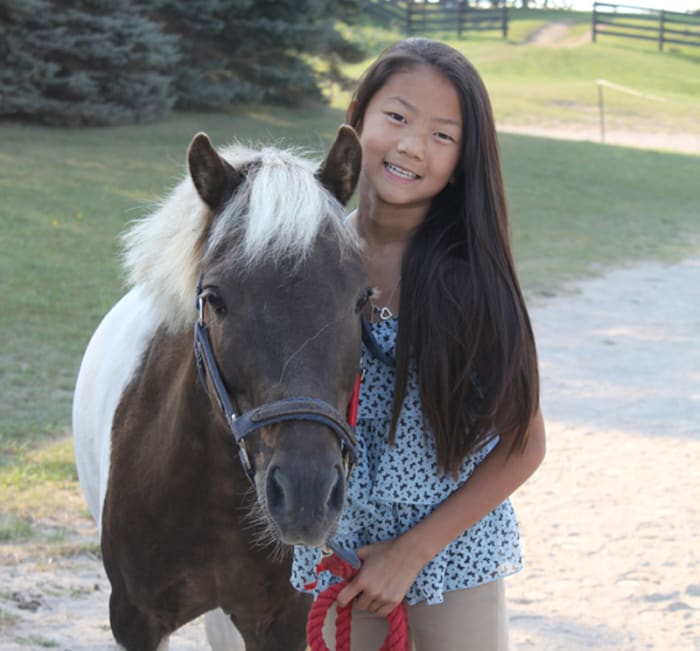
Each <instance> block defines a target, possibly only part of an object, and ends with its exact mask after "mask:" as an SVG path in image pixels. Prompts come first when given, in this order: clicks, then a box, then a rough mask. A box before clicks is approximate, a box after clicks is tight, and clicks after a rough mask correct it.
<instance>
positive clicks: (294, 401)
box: [194, 277, 357, 485]
mask: <svg viewBox="0 0 700 651" xmlns="http://www.w3.org/2000/svg"><path fill="white" fill-rule="evenodd" d="M205 300H206V298H205V297H203V296H202V279H201V277H200V280H199V283H198V284H197V310H198V313H199V316H198V318H197V321H196V323H195V325H194V353H195V358H196V360H197V370H198V371H199V377H200V379H201V381H202V384H203V386H204V390H205V391H207V392H208V391H209V389H208V384H207V375H208V376H209V379H210V381H211V385H212V387H213V389H214V396H215V397H216V401H217V402H218V403H219V407H220V408H221V410H222V412H223V415H224V417H225V419H226V422H227V423H228V426H229V428H230V430H231V433H232V434H233V438H234V439H235V441H236V444H237V445H238V451H239V456H240V459H241V463H242V465H243V470H244V471H245V474H246V476H247V477H248V479H249V480H250V481H251V483H252V484H253V485H255V481H254V474H255V473H254V470H253V465H252V463H251V461H250V457H249V455H248V450H247V449H246V440H245V439H246V437H247V436H248V435H249V434H251V433H252V432H255V431H256V430H258V429H260V428H262V427H267V426H269V425H273V424H275V423H281V422H284V421H289V420H310V421H313V422H316V423H322V424H324V425H327V426H328V427H330V428H331V429H332V430H333V431H334V432H335V433H336V435H337V436H338V443H339V444H340V453H341V455H342V457H343V468H344V471H345V477H346V479H347V477H348V475H349V474H350V471H351V470H352V468H353V466H354V465H355V463H356V462H357V439H356V438H355V432H354V430H353V428H352V427H350V425H348V423H347V422H346V420H345V417H344V416H343V415H342V414H341V413H340V412H339V411H338V410H337V409H336V408H335V407H333V406H332V405H331V404H329V403H328V402H326V401H324V400H319V399H317V398H306V397H294V398H285V399H283V400H276V401H274V402H268V403H265V404H263V405H260V406H259V407H255V408H254V409H251V410H250V411H246V412H244V413H243V414H237V413H236V411H235V410H234V408H233V402H232V400H231V397H230V396H229V394H228V391H227V389H226V386H225V384H224V381H223V379H222V377H221V372H220V371H219V367H218V365H217V363H216V358H215V357H214V351H213V350H212V347H211V339H210V338H209V329H208V328H207V324H206V323H205V321H204V302H205Z"/></svg>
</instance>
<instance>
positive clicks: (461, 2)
mask: <svg viewBox="0 0 700 651" xmlns="http://www.w3.org/2000/svg"><path fill="white" fill-rule="evenodd" d="M464 2H465V0H459V4H458V5H457V38H462V21H463V20H464Z"/></svg>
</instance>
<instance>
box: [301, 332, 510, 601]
mask: <svg viewBox="0 0 700 651" xmlns="http://www.w3.org/2000/svg"><path fill="white" fill-rule="evenodd" d="M397 328H398V321H397V320H396V319H387V320H386V321H380V322H379V323H376V324H372V325H371V331H372V335H373V337H374V339H375V342H376V344H377V345H378V347H379V348H380V349H381V350H382V351H383V352H384V353H385V354H388V355H390V356H392V357H393V356H394V354H395V345H396V332H397ZM362 367H363V369H364V370H365V376H364V379H363V381H362V393H361V395H360V405H359V412H358V422H357V437H358V443H359V445H358V448H359V449H358V462H357V465H356V467H355V469H354V470H353V473H352V475H351V477H350V481H349V484H348V489H347V500H346V505H345V509H344V511H343V515H342V516H341V519H340V523H339V525H338V529H337V531H336V534H335V536H334V538H333V542H334V543H336V544H338V545H340V546H342V547H344V548H345V549H348V550H356V549H357V548H359V547H361V546H363V545H368V544H370V543H374V542H378V541H382V540H390V539H394V538H396V537H398V536H399V535H401V534H402V533H404V532H406V531H407V530H409V529H411V528H412V527H413V526H415V525H416V524H417V523H418V522H420V521H421V520H422V519H423V518H425V517H426V516H427V515H428V514H430V513H431V511H433V510H434V509H435V508H437V507H438V506H439V505H440V503H441V502H443V501H444V500H445V499H446V498H447V497H448V496H449V495H450V494H451V493H453V492H454V491H455V489H457V488H458V487H459V486H460V485H461V484H463V483H464V482H465V481H466V480H467V479H468V478H469V477H470V476H471V474H472V473H473V472H474V469H475V468H476V466H477V465H478V464H479V463H480V462H481V461H482V460H483V459H484V457H486V455H487V454H488V453H489V452H490V451H491V450H492V449H493V447H494V446H495V445H496V441H492V442H490V443H489V444H488V445H487V446H486V447H484V448H482V449H481V450H479V451H478V452H477V453H475V454H474V455H473V456H470V457H467V458H466V459H465V460H464V463H463V464H462V467H461V469H460V473H459V477H458V479H457V480H455V479H454V477H453V476H452V475H451V474H447V475H446V474H444V473H443V472H442V471H441V470H440V469H439V467H438V465H437V462H436V456H435V445H434V442H433V440H432V437H430V436H427V437H426V436H424V425H423V416H422V409H421V402H420V396H419V390H418V383H417V378H416V375H415V373H412V374H411V375H410V377H409V381H408V387H407V390H406V396H405V399H404V402H403V406H402V409H401V415H400V416H399V422H398V425H397V428H396V443H395V445H390V444H389V442H388V432H389V425H390V422H391V403H392V399H393V391H394V381H395V371H394V369H393V368H392V367H390V366H388V365H387V364H385V363H384V362H382V361H380V360H378V359H377V358H376V357H375V356H374V355H372V354H371V353H370V352H369V351H368V349H367V347H366V346H365V345H364V344H363V346H362ZM320 554H321V550H320V549H318V548H315V547H305V546H300V545H298V546H296V547H295V548H294V563H293V567H292V576H291V582H292V585H293V586H294V587H295V588H296V589H297V590H304V586H305V585H307V584H310V583H312V582H313V581H315V580H316V579H317V578H318V583H317V585H316V587H315V589H314V590H313V592H316V593H318V592H321V591H323V590H325V589H326V588H327V587H328V585H329V584H330V583H331V582H333V581H335V580H337V579H335V577H333V576H332V575H331V574H330V573H328V572H322V573H321V576H319V577H316V565H317V563H318V562H319V560H320ZM520 568H521V558H520V543H519V534H518V525H517V522H516V519H515V514H514V512H513V508H512V506H511V504H510V501H508V500H506V501H505V502H503V503H502V504H501V505H500V506H498V507H496V509H494V510H493V511H492V512H491V513H489V514H488V515H487V516H485V517H484V518H483V519H482V520H481V521H479V522H477V523H476V524H475V525H474V526H473V527H472V528H471V529H469V530H468V531H466V532H465V533H464V534H462V535H461V536H460V537H459V538H457V539H456V540H454V541H452V542H451V543H450V544H449V545H447V546H446V547H445V548H444V549H443V550H442V551H441V552H440V553H439V554H438V555H437V556H435V558H433V559H432V560H431V561H430V562H429V563H428V564H427V565H425V566H424V567H423V569H422V570H421V571H420V572H419V574H418V576H417V577H416V580H415V582H414V584H413V585H412V586H411V588H410V589H409V591H408V593H407V595H406V600H407V603H408V604H409V605H412V604H415V603H418V602H420V601H427V603H429V604H437V603H441V602H442V601H443V594H444V593H445V592H446V591H449V590H459V589H462V588H469V587H473V586H476V585H480V584H482V583H488V582H489V581H493V580H495V579H498V578H501V577H504V576H507V575H509V574H512V573H514V572H517V571H518V570H519V569H520Z"/></svg>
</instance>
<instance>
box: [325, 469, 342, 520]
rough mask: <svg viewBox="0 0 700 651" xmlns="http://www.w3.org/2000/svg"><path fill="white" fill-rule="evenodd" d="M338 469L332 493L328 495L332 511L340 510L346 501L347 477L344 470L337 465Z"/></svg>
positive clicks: (329, 507)
mask: <svg viewBox="0 0 700 651" xmlns="http://www.w3.org/2000/svg"><path fill="white" fill-rule="evenodd" d="M336 471H337V477H336V480H335V483H334V484H333V488H332V489H331V492H330V495H329V496H328V509H329V510H330V511H340V510H341V509H342V508H343V502H344V501H345V479H344V477H343V471H342V470H341V469H340V468H338V467H336Z"/></svg>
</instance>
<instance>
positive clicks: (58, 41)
mask: <svg viewBox="0 0 700 651" xmlns="http://www.w3.org/2000/svg"><path fill="white" fill-rule="evenodd" d="M176 41H177V39H176V38H175V37H173V36H169V35H166V34H164V33H163V31H162V30H161V28H160V26H159V25H158V24H157V23H154V22H153V21H151V20H150V19H149V18H148V17H145V16H143V15H142V14H140V13H139V12H137V11H134V8H133V6H132V4H131V3H130V2H129V1H128V0H77V1H72V2H71V1H61V0H0V61H1V62H2V63H1V65H0V117H11V118H16V119H27V120H31V121H35V122H41V123H45V124H52V125H74V126H78V125H112V124H121V123H131V122H141V121H146V120H152V119H155V118H157V117H160V116H162V115H164V114H166V113H167V112H168V111H169V110H170V108H171V107H172V105H173V103H174V101H175V95H174V90H173V88H172V83H171V82H172V78H171V73H170V71H171V70H172V69H173V68H174V67H175V64H176V62H177V59H178V50H177V47H176Z"/></svg>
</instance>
